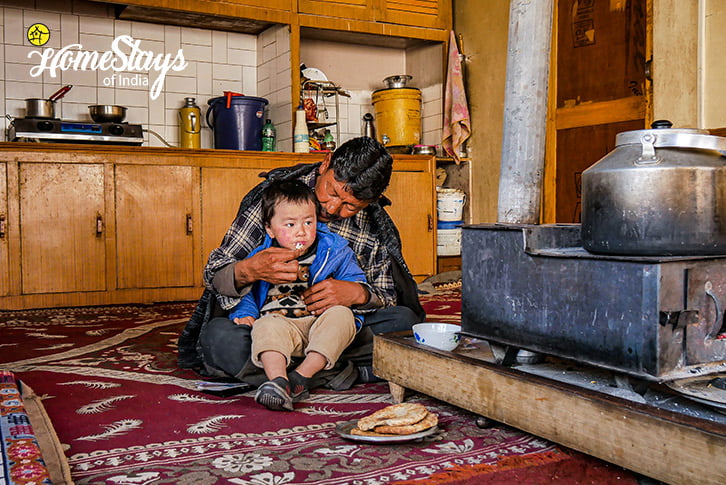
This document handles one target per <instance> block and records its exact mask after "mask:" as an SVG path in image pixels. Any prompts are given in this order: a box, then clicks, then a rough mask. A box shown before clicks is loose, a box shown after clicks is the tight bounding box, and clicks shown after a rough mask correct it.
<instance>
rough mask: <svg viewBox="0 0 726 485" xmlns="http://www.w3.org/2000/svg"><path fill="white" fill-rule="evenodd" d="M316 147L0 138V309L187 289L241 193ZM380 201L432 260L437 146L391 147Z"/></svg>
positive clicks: (145, 298)
mask: <svg viewBox="0 0 726 485" xmlns="http://www.w3.org/2000/svg"><path fill="white" fill-rule="evenodd" d="M321 160H322V155H321V154H297V153H269V152H252V151H232V150H180V149H164V148H142V147H135V148H133V149H128V148H125V147H109V146H82V147H81V146H73V147H71V146H69V145H60V144H39V143H0V221H2V220H3V217H4V218H5V219H4V220H5V222H4V223H3V224H0V229H1V231H0V309H21V308H41V307H54V306H83V305H104V304H119V303H147V302H152V301H179V300H195V299H196V298H198V297H199V296H200V295H201V293H202V290H203V284H202V270H203V268H204V265H205V264H206V261H207V258H208V256H209V253H210V252H211V251H212V250H214V249H215V248H217V247H218V246H219V244H220V242H221V241H222V238H223V236H224V234H225V232H226V230H227V229H228V228H229V226H230V224H231V222H232V221H233V220H234V217H235V215H236V214H237V209H238V207H239V203H240V201H241V200H242V197H244V195H245V194H246V193H247V192H248V191H249V190H250V189H251V188H252V187H253V186H255V185H256V184H258V183H259V182H260V181H261V179H260V173H262V172H268V171H270V170H272V169H274V168H276V167H287V166H294V165H297V164H299V163H314V162H318V161H321ZM386 195H387V196H388V197H389V198H390V199H391V200H392V201H393V205H392V206H391V207H388V208H387V209H388V212H389V214H390V215H391V217H392V218H393V220H394V221H395V222H396V225H397V226H398V229H399V232H400V234H401V240H402V244H403V254H404V257H405V258H406V261H407V263H408V264H409V266H410V269H411V271H412V272H413V273H414V275H415V277H416V279H417V280H419V281H420V280H422V279H424V278H426V277H428V276H431V275H433V274H434V271H435V262H436V261H435V252H436V244H435V237H436V236H435V228H434V227H433V216H434V212H433V211H434V209H435V199H434V198H435V191H434V160H433V157H431V158H428V157H424V156H413V155H396V156H394V168H393V175H392V177H391V185H390V187H389V189H388V190H387V191H386Z"/></svg>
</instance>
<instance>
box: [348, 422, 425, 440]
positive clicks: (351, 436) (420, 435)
mask: <svg viewBox="0 0 726 485" xmlns="http://www.w3.org/2000/svg"><path fill="white" fill-rule="evenodd" d="M357 424H358V420H357V419H354V420H353V421H346V422H344V423H340V424H339V425H338V426H336V427H335V432H336V433H338V434H339V435H340V436H341V437H343V438H345V439H347V440H352V441H360V442H363V443H375V444H381V445H385V444H389V443H403V442H406V441H412V440H417V439H419V438H423V437H424V436H429V435H432V434H434V433H436V431H438V430H439V427H438V426H433V427H431V428H429V429H425V430H423V431H419V432H418V433H413V434H402V435H400V436H360V435H357V434H351V433H350V431H351V430H352V429H353V428H355V427H356V425H357Z"/></svg>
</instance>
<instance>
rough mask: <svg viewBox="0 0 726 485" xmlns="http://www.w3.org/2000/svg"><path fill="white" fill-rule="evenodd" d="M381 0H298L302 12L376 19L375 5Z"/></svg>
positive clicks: (348, 17) (356, 18)
mask: <svg viewBox="0 0 726 485" xmlns="http://www.w3.org/2000/svg"><path fill="white" fill-rule="evenodd" d="M378 1H379V0H298V2H297V8H298V12H300V13H310V14H313V15H323V16H326V17H338V18H344V19H353V20H366V21H374V20H376V14H375V12H376V9H375V8H374V7H375V5H376V4H377V3H378Z"/></svg>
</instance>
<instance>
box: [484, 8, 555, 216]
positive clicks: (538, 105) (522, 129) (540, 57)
mask: <svg viewBox="0 0 726 485" xmlns="http://www.w3.org/2000/svg"><path fill="white" fill-rule="evenodd" d="M553 9H554V0H512V2H511V4H510V11H509V43H508V47H507V79H506V85H505V89H506V91H505V95H504V130H503V135H502V158H501V172H500V179H499V205H498V209H497V221H498V222H503V223H524V224H536V223H537V222H539V213H540V201H541V193H542V180H543V174H544V155H545V132H546V117H547V77H548V74H549V60H550V36H551V35H552V15H553Z"/></svg>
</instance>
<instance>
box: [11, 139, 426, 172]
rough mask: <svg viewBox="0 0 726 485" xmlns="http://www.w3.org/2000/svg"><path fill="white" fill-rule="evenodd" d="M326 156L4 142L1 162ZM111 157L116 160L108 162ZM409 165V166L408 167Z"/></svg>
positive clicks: (228, 161) (401, 160) (233, 162)
mask: <svg viewBox="0 0 726 485" xmlns="http://www.w3.org/2000/svg"><path fill="white" fill-rule="evenodd" d="M324 156H325V152H317V153H293V152H261V151H251V150H219V149H198V150H195V149H190V148H167V147H129V146H122V145H90V144H69V143H22V142H0V161H25V162H53V163H105V162H111V161H113V162H115V163H118V161H119V158H124V159H127V160H128V161H129V162H131V163H144V164H153V165H170V164H173V165H191V166H197V167H235V166H240V167H248V168H249V167H250V166H255V165H259V166H262V167H264V166H267V165H268V164H274V165H275V166H281V165H280V163H284V164H285V165H295V164H298V163H314V162H318V161H321V160H323V158H324ZM392 156H393V159H394V161H395V163H396V165H398V167H397V168H398V169H401V168H402V167H401V165H408V164H413V165H425V164H427V163H429V162H430V161H431V160H432V159H433V157H432V156H430V155H400V154H395V155H392ZM107 157H113V160H108V158H107ZM406 162H408V163H406Z"/></svg>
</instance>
